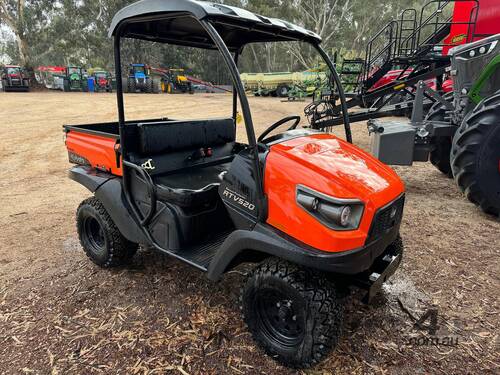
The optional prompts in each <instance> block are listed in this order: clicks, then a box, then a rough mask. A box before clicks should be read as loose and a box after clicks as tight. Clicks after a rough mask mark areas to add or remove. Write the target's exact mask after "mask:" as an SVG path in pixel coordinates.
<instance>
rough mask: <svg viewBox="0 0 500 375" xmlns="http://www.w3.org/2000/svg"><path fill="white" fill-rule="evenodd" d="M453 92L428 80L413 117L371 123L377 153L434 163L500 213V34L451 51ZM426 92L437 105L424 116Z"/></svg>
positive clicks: (399, 160)
mask: <svg viewBox="0 0 500 375" xmlns="http://www.w3.org/2000/svg"><path fill="white" fill-rule="evenodd" d="M450 55H451V70H450V75H451V78H452V80H453V94H452V95H451V96H448V95H445V96H441V95H440V93H439V92H437V91H434V90H432V89H431V88H430V87H428V86H427V85H426V84H425V82H422V81H421V82H420V83H419V85H418V89H417V92H416V98H415V103H414V106H413V114H412V118H411V121H390V122H380V121H378V120H376V119H374V120H371V121H369V123H368V124H369V125H368V126H369V131H370V133H372V134H373V135H374V136H373V139H372V141H373V143H372V152H373V154H374V155H375V156H377V157H378V158H379V159H380V160H381V161H383V162H385V163H387V164H396V165H412V164H413V162H414V161H420V162H427V161H429V160H430V161H431V163H432V164H433V165H435V166H436V167H437V168H438V169H439V170H440V171H441V172H443V173H445V174H446V175H448V176H450V177H454V179H455V182H456V183H457V185H458V186H459V187H460V189H461V190H462V191H463V192H464V193H465V194H466V196H467V198H468V199H469V200H470V201H472V202H473V203H475V204H476V205H478V206H480V208H481V209H482V210H483V211H484V212H486V213H491V214H494V215H499V214H500V34H497V35H494V36H491V37H488V38H485V39H482V40H480V41H476V42H474V43H469V44H465V45H461V46H459V47H455V48H453V49H451V50H450ZM424 95H427V96H430V97H432V98H434V100H435V104H434V105H433V106H432V108H431V109H430V111H429V112H428V113H427V115H426V116H425V117H424V110H423V103H424Z"/></svg>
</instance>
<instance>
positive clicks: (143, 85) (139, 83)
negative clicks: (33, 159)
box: [123, 64, 160, 93]
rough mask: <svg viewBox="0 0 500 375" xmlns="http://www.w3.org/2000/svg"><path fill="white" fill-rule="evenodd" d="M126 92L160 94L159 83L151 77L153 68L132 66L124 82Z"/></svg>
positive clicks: (143, 65)
mask: <svg viewBox="0 0 500 375" xmlns="http://www.w3.org/2000/svg"><path fill="white" fill-rule="evenodd" d="M123 83H124V84H123V86H124V87H125V91H126V92H129V93H136V92H145V93H158V92H159V91H160V88H159V84H158V82H157V81H156V80H155V79H154V78H153V76H152V75H151V68H150V67H149V66H147V65H145V64H130V65H129V74H128V77H127V79H126V80H124V82H123Z"/></svg>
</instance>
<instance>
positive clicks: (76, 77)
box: [62, 66, 89, 92]
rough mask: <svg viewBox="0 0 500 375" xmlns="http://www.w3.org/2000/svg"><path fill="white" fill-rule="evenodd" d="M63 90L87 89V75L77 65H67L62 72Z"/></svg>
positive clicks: (85, 90)
mask: <svg viewBox="0 0 500 375" xmlns="http://www.w3.org/2000/svg"><path fill="white" fill-rule="evenodd" d="M62 79H63V91H65V92H69V91H83V92H87V91H89V87H88V82H87V77H86V75H85V72H84V70H83V69H82V68H81V67H79V66H67V67H66V70H65V72H64V76H63V77H62Z"/></svg>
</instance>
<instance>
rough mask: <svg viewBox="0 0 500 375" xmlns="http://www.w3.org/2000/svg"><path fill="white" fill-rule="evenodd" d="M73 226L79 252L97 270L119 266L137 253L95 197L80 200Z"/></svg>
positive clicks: (132, 244)
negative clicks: (85, 256) (75, 228)
mask: <svg viewBox="0 0 500 375" xmlns="http://www.w3.org/2000/svg"><path fill="white" fill-rule="evenodd" d="M76 226H77V230H78V236H79V238H80V244H81V245H82V247H83V250H84V251H85V253H86V254H87V256H88V257H89V258H90V260H92V262H94V263H95V264H97V265H98V266H100V267H103V268H109V267H114V266H119V265H122V264H124V263H126V262H128V261H129V260H130V259H131V258H132V257H133V256H134V254H135V253H136V251H137V249H138V245H137V244H136V243H133V242H130V241H129V240H127V239H126V238H125V237H124V236H123V235H122V234H121V233H120V231H119V230H118V228H117V227H116V225H115V223H114V222H113V220H112V219H111V216H109V214H108V212H107V211H106V209H105V208H104V206H103V204H102V203H101V202H100V201H99V200H98V199H97V198H95V197H92V198H89V199H86V200H84V201H83V202H82V203H81V204H80V206H79V207H78V210H77V213H76Z"/></svg>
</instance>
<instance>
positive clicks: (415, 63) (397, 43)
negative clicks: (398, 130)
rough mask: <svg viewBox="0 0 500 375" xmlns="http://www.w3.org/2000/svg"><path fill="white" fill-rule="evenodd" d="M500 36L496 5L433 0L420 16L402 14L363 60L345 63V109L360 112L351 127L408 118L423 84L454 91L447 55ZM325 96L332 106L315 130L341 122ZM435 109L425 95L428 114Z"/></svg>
mask: <svg viewBox="0 0 500 375" xmlns="http://www.w3.org/2000/svg"><path fill="white" fill-rule="evenodd" d="M499 31H500V2H498V1H497V0H431V1H428V2H427V3H426V4H425V5H424V6H423V7H422V9H421V10H420V12H418V11H417V10H416V9H406V10H404V11H403V12H402V13H401V15H400V17H399V19H397V20H393V21H391V22H390V23H388V24H387V25H386V26H385V27H384V28H382V29H381V30H380V31H379V32H378V33H377V34H376V35H375V36H374V37H373V38H372V39H371V40H370V41H369V42H368V44H367V46H366V52H365V58H364V59H351V60H347V61H346V64H344V65H342V66H341V67H340V69H339V71H340V73H341V75H342V76H344V78H343V80H344V82H350V84H351V86H353V87H354V89H353V90H352V91H351V92H350V93H348V94H347V96H348V97H349V100H348V103H347V106H348V107H349V108H354V107H361V109H356V110H353V111H351V112H350V114H349V119H350V121H351V122H357V121H366V120H369V119H374V118H380V117H387V116H408V115H410V114H411V110H412V107H413V101H414V98H415V94H416V91H417V85H418V83H419V82H420V81H425V82H426V83H427V84H428V85H430V86H431V87H433V89H435V90H436V91H438V92H440V93H443V92H446V91H451V90H452V87H451V85H450V80H449V69H450V56H449V55H448V52H449V50H450V49H451V48H452V47H454V46H457V45H462V44H466V43H470V42H473V41H477V40H480V39H482V38H484V37H487V36H489V35H494V34H496V33H498V32H499ZM356 75H358V79H357V80H356V79H355V78H354V77H355V76H356ZM353 81H356V82H357V83H356V84H355V85H354V84H353ZM324 96H325V98H330V106H329V108H327V109H326V111H325V113H324V116H322V117H321V118H320V119H319V120H318V121H317V122H316V123H315V124H312V126H313V127H314V128H318V129H323V128H328V127H331V126H335V125H340V124H342V122H343V119H342V117H341V116H340V113H341V112H340V109H341V106H340V104H339V103H338V102H337V101H336V94H335V93H330V92H324ZM433 104H434V99H433V98H431V97H429V96H428V95H425V100H424V111H427V110H429V109H430V107H431V106H432V105H433Z"/></svg>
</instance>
